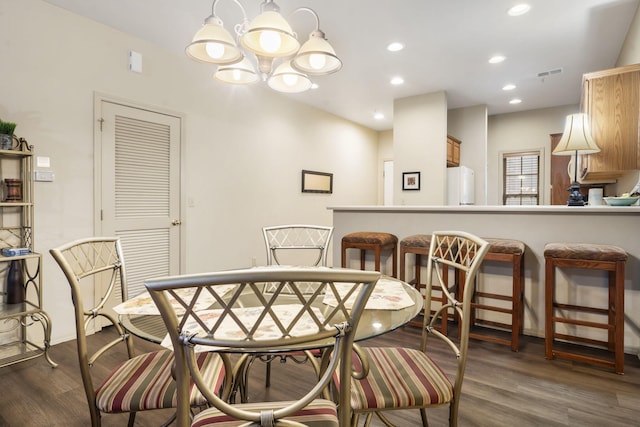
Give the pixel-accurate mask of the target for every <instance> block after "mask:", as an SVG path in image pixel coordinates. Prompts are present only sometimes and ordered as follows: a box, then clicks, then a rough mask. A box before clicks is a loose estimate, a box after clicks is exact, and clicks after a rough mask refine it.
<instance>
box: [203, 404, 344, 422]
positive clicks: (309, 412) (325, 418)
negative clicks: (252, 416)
mask: <svg viewBox="0 0 640 427" xmlns="http://www.w3.org/2000/svg"><path fill="white" fill-rule="evenodd" d="M291 403H293V402H256V403H243V404H239V405H234V406H236V407H237V408H239V409H245V410H252V411H256V412H259V411H261V410H268V409H278V408H283V407H285V406H287V405H289V404H291ZM285 419H286V420H289V421H296V422H299V423H302V424H304V425H306V426H309V427H314V426H315V427H333V426H335V427H338V412H337V409H336V405H335V403H333V402H331V401H329V400H325V399H316V400H314V401H313V402H311V404H309V405H308V406H306V407H305V408H304V409H302V410H300V411H298V412H296V413H295V414H294V415H292V416H290V417H286V418H285ZM246 423H247V421H241V420H238V419H235V418H233V417H231V416H229V415H227V414H225V413H223V412H220V411H219V410H217V409H216V408H209V409H205V410H204V411H202V412H200V413H199V414H197V415H196V416H195V417H194V419H193V422H192V423H191V427H206V426H215V427H231V426H239V425H243V424H246Z"/></svg>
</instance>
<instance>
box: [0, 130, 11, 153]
mask: <svg viewBox="0 0 640 427" xmlns="http://www.w3.org/2000/svg"><path fill="white" fill-rule="evenodd" d="M0 150H13V135H8V134H6V133H0Z"/></svg>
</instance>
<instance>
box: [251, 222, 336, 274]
mask: <svg viewBox="0 0 640 427" xmlns="http://www.w3.org/2000/svg"><path fill="white" fill-rule="evenodd" d="M262 233H263V235H264V243H265V245H266V248H267V265H274V264H278V265H284V264H286V265H308V266H325V267H326V266H327V252H328V250H329V243H330V241H331V237H332V236H333V227H326V226H320V225H299V224H295V225H277V226H272V227H264V228H263V229H262Z"/></svg>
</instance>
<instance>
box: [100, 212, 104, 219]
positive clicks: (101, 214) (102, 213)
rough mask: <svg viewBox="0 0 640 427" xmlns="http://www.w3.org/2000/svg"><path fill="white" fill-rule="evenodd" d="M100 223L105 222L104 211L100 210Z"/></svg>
mask: <svg viewBox="0 0 640 427" xmlns="http://www.w3.org/2000/svg"><path fill="white" fill-rule="evenodd" d="M100 221H104V211H103V210H102V209H100Z"/></svg>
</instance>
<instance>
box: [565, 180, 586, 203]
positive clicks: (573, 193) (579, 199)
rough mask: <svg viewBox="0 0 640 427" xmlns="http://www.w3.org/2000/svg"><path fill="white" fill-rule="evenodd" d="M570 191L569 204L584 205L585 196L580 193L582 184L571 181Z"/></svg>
mask: <svg viewBox="0 0 640 427" xmlns="http://www.w3.org/2000/svg"><path fill="white" fill-rule="evenodd" d="M568 191H569V200H567V206H584V196H583V195H582V194H580V184H578V182H577V181H573V182H572V183H571V187H569V189H568Z"/></svg>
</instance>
